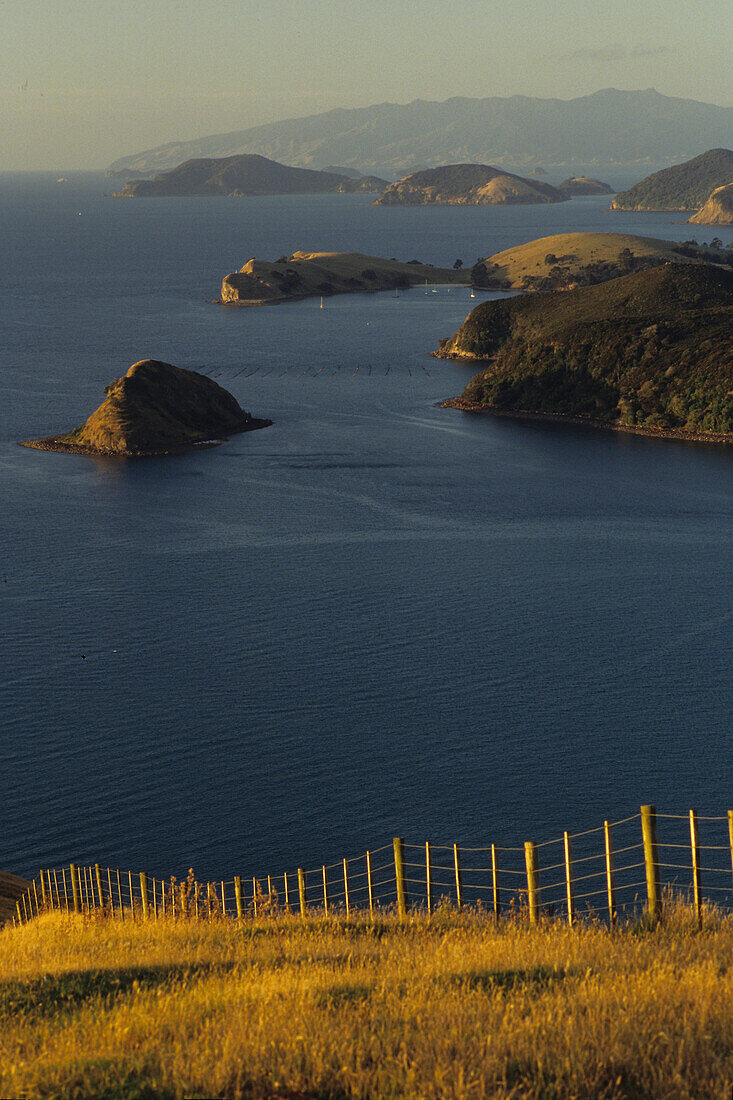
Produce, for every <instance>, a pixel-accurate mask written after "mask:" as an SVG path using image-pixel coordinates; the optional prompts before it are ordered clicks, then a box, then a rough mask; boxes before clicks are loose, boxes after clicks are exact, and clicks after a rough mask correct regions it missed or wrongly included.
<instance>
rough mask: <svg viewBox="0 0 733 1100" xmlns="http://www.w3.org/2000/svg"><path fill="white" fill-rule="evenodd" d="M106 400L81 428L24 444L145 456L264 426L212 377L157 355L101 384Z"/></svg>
mask: <svg viewBox="0 0 733 1100" xmlns="http://www.w3.org/2000/svg"><path fill="white" fill-rule="evenodd" d="M104 392H105V394H106V395H107V396H106V400H105V401H103V402H102V404H101V405H100V406H99V408H98V409H97V410H96V411H95V412H93V413H92V415H91V416H90V417H89V419H88V420H87V421H86V423H85V424H83V425H82V426H81V427H80V428H75V429H74V430H73V431H71V432H68V433H67V434H66V435H61V436H53V437H49V438H47V439H35V440H29V441H27V442H26V443H24V446H27V447H35V448H37V449H39V450H48V451H64V452H70V453H76V454H79V453H81V454H110V455H150V454H165V453H166V452H168V451H170V450H178V449H180V448H185V447H190V446H193V445H194V444H196V443H204V442H213V441H216V440H218V439H219V438H221V436H223V435H229V434H233V433H234V432H244V431H249V430H251V429H253V428H264V427H266V426H267V425H268V424H271V423H272V421H270V420H257V419H255V418H254V417H252V416H250V414H249V413H246V412H244V411H243V410H242V409H241V408H240V407H239V403H238V402H237V400H236V398H234V397H232V395H231V394H230V393H229V392H228V391H227V390H225V389H223V388H222V387H221V386H219V385H217V383H216V382H214V381H212V379H211V378H206V377H205V376H204V375H203V374H198V373H196V372H195V371H190V370H183V369H182V368H181V367H174V366H172V365H171V364H170V363H161V362H160V361H159V360H157V359H142V360H141V361H140V362H139V363H133V365H132V366H131V367H130V369H129V370H128V372H127V374H125V375H124V376H123V377H122V378H117V379H115V381H114V382H112V383H110V385H109V386H107V388H106V389H105V391H104Z"/></svg>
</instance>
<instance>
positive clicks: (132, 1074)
mask: <svg viewBox="0 0 733 1100" xmlns="http://www.w3.org/2000/svg"><path fill="white" fill-rule="evenodd" d="M0 1013H1V1014H2V1020H1V1021H0V1095H3V1096H49V1097H50V1096H54V1097H69V1098H70V1097H91V1096H94V1097H152V1096H161V1097H179V1096H180V1097H184V1096H189V1097H190V1096H217V1097H219V1096H222V1097H240V1096H241V1097H288V1098H291V1100H294V1098H296V1097H298V1098H302V1097H351V1096H359V1097H379V1098H382V1097H397V1096H400V1097H402V1096H404V1097H433V1096H434V1097H482V1096H497V1097H543V1098H548V1097H575V1098H578V1097H587V1098H591V1097H593V1098H596V1097H638V1098H647V1100H648V1098H656V1097H664V1098H669V1100H684V1098H695V1100H700V1098H703V1097H711V1098H712V1097H716V1098H718V1097H728V1096H730V1092H731V1085H732V1084H733V922H732V921H731V919H730V918H723V917H719V916H715V915H714V914H707V915H706V921H705V928H704V931H703V932H701V933H699V932H698V931H697V929H696V927H695V925H694V922H693V921H692V920H691V918H690V917H689V915H687V914H685V912H684V911H683V910H677V911H676V913H675V914H674V915H672V916H671V917H669V918H668V920H667V922H666V923H665V924H664V925H663V926H662V927H661V928H658V929H656V930H654V931H650V930H648V929H647V928H644V927H643V926H640V927H636V928H631V927H629V928H626V929H622V930H621V931H618V932H616V933H615V934H611V933H609V932H608V931H607V930H606V929H605V928H603V927H601V926H596V925H592V924H591V925H589V926H585V927H582V928H576V929H572V930H571V929H568V928H567V927H565V926H564V925H560V924H551V925H547V926H540V927H539V928H536V929H533V928H531V927H529V926H528V925H526V924H524V923H519V922H508V923H507V924H506V925H504V926H503V927H502V926H500V927H499V928H496V927H495V926H494V925H493V923H492V921H490V920H489V919H487V918H486V917H485V916H481V915H479V914H475V913H474V914H466V913H464V914H462V915H458V914H456V913H454V912H450V911H446V912H439V913H438V914H437V915H435V916H434V917H433V918H432V919H431V920H430V921H428V919H427V918H425V917H414V918H412V919H411V920H410V921H409V922H408V923H407V924H406V925H405V926H403V927H401V926H400V925H399V924H398V923H397V922H396V920H394V919H393V918H388V919H386V920H384V921H382V922H378V923H375V924H374V925H371V924H369V923H368V921H365V920H359V921H356V922H351V923H350V924H348V925H347V924H345V923H344V922H343V921H340V920H338V919H323V918H321V919H318V918H313V919H310V920H308V921H305V922H304V921H301V920H300V919H299V918H296V917H282V918H276V919H272V918H270V919H263V920H260V921H259V922H258V921H254V922H252V921H245V922H243V923H242V924H240V925H237V924H236V923H235V922H229V921H225V920H220V919H218V920H214V921H211V922H204V921H201V922H190V923H189V922H179V923H176V922H174V921H173V920H159V921H149V922H143V921H138V922H135V923H133V922H131V921H129V920H128V921H125V922H120V921H119V920H110V919H104V918H101V919H99V918H98V919H91V918H84V917H74V916H66V915H63V914H58V913H54V914H48V915H46V916H42V917H41V918H39V919H38V920H34V921H32V922H31V923H30V924H28V925H26V926H24V927H22V928H19V929H13V928H11V927H6V928H4V929H3V930H2V931H1V932H0Z"/></svg>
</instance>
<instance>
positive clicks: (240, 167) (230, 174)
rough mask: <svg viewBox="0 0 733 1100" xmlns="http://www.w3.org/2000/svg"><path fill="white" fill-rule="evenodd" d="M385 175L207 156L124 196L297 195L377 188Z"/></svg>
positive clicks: (139, 183) (138, 183) (136, 183)
mask: <svg viewBox="0 0 733 1100" xmlns="http://www.w3.org/2000/svg"><path fill="white" fill-rule="evenodd" d="M386 186H387V181H386V180H380V179H377V178H376V177H375V176H360V177H359V178H358V179H353V178H352V177H351V176H345V175H339V174H337V173H334V172H317V171H313V170H311V169H309V168H290V167H289V166H288V165H286V164H279V163H278V162H277V161H274V160H268V159H267V157H260V156H256V155H243V156H237V157H223V158H219V159H217V158H213V157H204V158H200V159H198V160H188V161H185V162H184V163H183V164H179V165H178V166H177V167H176V168H172V169H170V170H169V171H167V172H161V173H159V174H158V175H157V176H155V177H154V179H138V180H132V181H131V182H129V183H126V184H125V186H124V187H123V188H122V191H120V192H119V194H120V195H121V196H122V197H123V198H155V197H172V196H176V195H181V196H183V195H231V196H244V195H295V194H319V193H329V192H344V193H346V192H349V193H350V192H358V191H367V192H372V193H374V192H379V191H383V190H384V188H385V187H386Z"/></svg>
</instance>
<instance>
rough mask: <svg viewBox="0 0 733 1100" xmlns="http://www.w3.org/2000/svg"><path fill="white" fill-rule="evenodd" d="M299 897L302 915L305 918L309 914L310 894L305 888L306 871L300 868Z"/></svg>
mask: <svg viewBox="0 0 733 1100" xmlns="http://www.w3.org/2000/svg"><path fill="white" fill-rule="evenodd" d="M298 896H299V901H300V915H301V917H304V916H305V915H306V913H307V912H308V893H307V891H306V888H305V871H304V870H303V868H302V867H299V868H298Z"/></svg>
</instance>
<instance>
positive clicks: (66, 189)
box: [0, 175, 733, 876]
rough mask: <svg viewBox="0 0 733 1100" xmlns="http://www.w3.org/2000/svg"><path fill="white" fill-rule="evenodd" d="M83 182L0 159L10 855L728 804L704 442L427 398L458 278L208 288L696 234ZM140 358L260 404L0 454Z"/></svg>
mask: <svg viewBox="0 0 733 1100" xmlns="http://www.w3.org/2000/svg"><path fill="white" fill-rule="evenodd" d="M105 187H106V188H107V189H108V190H111V185H110V183H109V181H104V180H103V179H102V177H101V176H92V175H88V176H72V177H71V179H70V182H69V183H66V184H57V183H56V181H55V179H54V178H53V177H51V176H41V175H32V176H4V177H0V255H2V259H3V262H2V266H1V267H0V308H1V317H2V320H1V327H0V341H1V352H0V354H1V368H2V369H1V370H0V386H1V387H2V393H1V395H0V407H1V408H2V427H1V433H0V515H1V516H2V528H1V530H2V534H1V536H0V537H1V539H2V562H1V564H0V599H1V601H2V603H1V607H2V634H1V636H0V673H1V675H2V682H3V706H2V712H1V713H0V726H1V731H2V740H1V742H0V753H1V754H2V776H3V793H2V799H0V867H2V868H3V869H7V870H12V871H16V872H18V873H31V872H35V871H37V869H38V868H39V867H40V866H43V867H46V866H58V865H60V864H62V863H64V862H67V861H69V860H70V859H74V860H78V861H80V862H87V861H99V862H101V863H103V864H111V865H112V866H117V865H119V866H122V867H127V866H132V867H133V868H142V867H145V868H146V869H147V870H148V871H149V872H150V873H154V874H164V873H174V874H177V875H180V874H181V873H185V870H186V869H187V868H188V867H189V866H193V867H195V868H196V870H197V872H198V873H199V874H200V875H201V876H216V875H224V874H226V875H227V876H231V874H233V873H239V872H240V871H241V872H242V873H250V874H252V873H260V872H263V871H265V872H266V871H268V870H280V869H284V868H288V869H289V868H293V867H296V866H298V865H307V866H311V865H315V864H318V863H320V862H323V861H331V860H334V859H337V858H339V857H341V856H343V855H351V854H356V853H358V852H361V851H363V850H364V848H365V847H368V846H374V847H376V846H378V845H379V844H383V843H385V842H386V841H389V839H390V838H391V837H392V836H394V835H396V834H398V833H400V834H402V835H404V836H405V837H406V838H408V839H409V840H412V841H415V842H419V841H422V840H424V839H426V838H430V839H432V840H434V841H436V842H443V843H446V842H452V841H454V840H457V841H460V842H462V843H464V844H467V845H472V844H473V845H478V844H484V843H487V842H490V841H492V840H496V841H497V842H499V843H506V844H516V843H519V842H521V841H522V840H524V839H526V838H528V837H530V836H534V837H535V838H536V839H538V840H541V839H544V838H545V837H549V836H556V835H557V834H558V831H560V830H562V829H564V828H574V829H582V828H584V827H586V826H590V825H597V824H599V822H600V821H601V820H602V819H603V818H604V817H614V816H617V817H623V816H624V815H625V814H627V813H632V812H634V810H635V809H636V808H637V807H638V805H639V804H640V802H645V801H652V802H656V804H657V806H658V807H659V808H660V809H663V808H666V809H669V810H674V811H680V810H682V811H684V810H685V809H686V808H687V807H689V806H696V807H697V808H698V809H699V810H700V812H701V813H704V812H714V813H720V812H723V811H724V810H725V808H727V806H728V805H730V804H731V799H732V795H731V780H732V779H733V769H732V768H731V734H732V733H733V722H732V719H731V713H732V711H733V675H732V672H733V668H732V662H731V650H730V641H731V623H732V616H733V608H732V597H733V572H732V570H731V565H732V564H733V561H732V555H731V536H732V535H733V455H732V454H731V450H730V448H726V447H715V446H709V445H701V444H685V443H680V442H673V441H660V440H651V439H645V438H637V437H633V436H625V435H617V434H613V433H603V432H593V431H590V430H585V429H582V428H576V427H567V426H561V425H547V424H534V423H522V422H513V421H510V420H504V419H492V418H491V417H481V418H471V417H469V416H466V415H464V414H461V413H458V412H456V411H452V410H442V409H440V408H438V407H437V402H439V401H440V400H441V399H443V398H445V397H448V396H452V395H455V394H457V393H459V392H460V390H461V389H462V387H463V385H464V384H465V382H466V381H467V380H468V378H470V376H471V374H472V373H473V371H472V370H471V369H470V368H465V367H461V366H457V365H455V364H451V363H445V362H439V361H436V360H433V359H431V358H430V351H431V349H433V348H434V347H435V346H436V345H437V341H438V339H439V338H440V337H442V336H447V335H448V334H450V333H451V332H452V331H454V330H455V328H456V327H457V326H458V324H459V323H460V322H461V321H462V320H463V318H464V317H465V316H466V314H467V313H468V311H469V309H470V308H471V306H472V305H475V304H476V302H475V301H471V300H470V299H469V297H468V292H467V291H466V290H463V289H461V290H457V289H453V290H452V291H448V290H447V289H446V288H443V289H441V290H439V291H438V292H437V293H430V294H425V292H424V291H423V290H420V289H416V290H413V291H411V292H409V293H405V294H403V295H401V297H399V298H393V297H391V296H390V295H373V296H369V295H366V296H354V297H340V298H334V299H330V300H327V301H326V302H325V303H324V308H323V309H322V310H321V309H319V308H318V302H317V301H307V302H302V303H297V304H292V305H287V306H282V307H278V308H263V309H252V310H245V309H242V310H236V309H229V310H227V309H223V308H221V307H219V306H216V305H214V304H212V299H214V298H215V297H216V295H217V293H218V290H219V285H220V281H221V277H222V276H223V275H224V274H226V273H227V272H229V271H232V270H235V269H236V268H237V267H239V266H241V264H242V263H243V262H244V261H245V260H247V259H248V258H249V257H251V256H255V255H257V256H262V257H266V258H274V257H275V256H278V255H280V254H281V253H283V252H287V253H290V252H292V251H293V250H295V249H338V250H346V249H348V250H359V251H365V252H373V253H375V254H377V255H383V256H396V257H398V258H400V259H411V258H413V257H414V258H418V259H420V260H424V261H430V262H434V263H447V264H452V263H453V261H454V259H456V258H461V259H463V261H464V263H466V264H470V263H473V262H474V261H475V259H476V258H477V257H478V256H479V255H482V256H485V255H488V254H490V253H491V252H494V251H496V250H497V249H499V248H503V247H506V246H508V245H510V244H513V243H518V242H520V241H523V240H530V239H532V238H534V237H537V236H543V235H547V234H550V233H553V232H559V231H562V230H571V229H593V228H595V229H608V230H620V231H630V232H637V233H643V234H646V235H650V236H664V237H667V238H670V239H683V238H685V237H690V236H692V235H693V234H692V232H690V230H691V228H692V227H687V226H684V225H678V224H675V216H674V215H671V216H668V217H667V216H663V215H648V216H644V215H619V214H611V213H610V212H609V211H608V210H607V206H608V200H607V199H605V198H604V199H583V200H576V201H574V202H572V203H566V204H563V205H560V206H547V207H526V208H523V207H515V208H507V209H490V208H474V209H470V208H469V209H460V208H436V209H413V210H410V209H391V208H380V207H374V206H372V205H370V201H369V196H312V197H286V198H272V199H251V200H247V199H240V200H224V199H211V200H208V199H188V200H185V199H181V200H174V199H171V200H158V201H155V200H150V201H142V200H140V201H121V200H114V199H112V198H106V197H103V194H102V193H103V191H104V189H105ZM696 228H697V230H698V232H697V236H698V239H703V238H704V236H705V233H704V230H702V231H701V229H700V227H696ZM711 233H712V231H711ZM726 240H727V238H726ZM148 356H150V357H156V358H161V359H165V360H167V361H169V362H172V363H175V364H177V365H179V366H183V367H191V368H195V369H202V370H205V371H207V372H209V373H212V374H213V375H214V377H216V379H217V381H219V382H220V383H221V384H222V385H224V386H226V387H227V388H228V389H230V390H231V392H232V393H234V395H235V396H236V397H237V398H238V400H239V401H240V403H241V404H242V405H243V407H245V408H246V409H248V410H250V411H251V412H253V413H254V414H255V415H257V416H263V417H270V418H272V420H273V421H274V425H273V426H272V427H271V428H268V429H267V430H264V431H259V432H253V433H250V434H246V435H241V436H236V437H233V438H232V439H231V440H230V441H229V442H228V443H226V444H225V445H223V446H221V447H219V448H217V449H214V450H209V451H205V452H201V453H197V454H188V455H183V456H179V457H175V458H165V459H149V460H141V461H125V460H119V461H113V460H101V459H99V460H95V459H91V458H81V457H70V456H64V455H58V454H48V453H42V452H36V451H29V450H25V449H22V448H19V447H18V446H16V441H17V440H19V439H22V438H27V437H29V436H41V435H46V434H49V433H52V432H57V431H61V430H66V429H68V428H70V427H72V426H75V425H77V424H79V423H81V422H82V421H83V420H84V419H85V418H86V416H87V415H88V414H89V413H90V412H91V411H92V409H94V408H95V407H96V406H97V405H98V404H99V402H100V401H101V400H102V397H103V394H102V390H103V387H104V386H105V385H106V384H107V383H108V382H109V381H110V380H111V379H112V378H115V377H118V376H119V375H120V374H122V373H124V372H125V371H126V369H127V367H128V366H129V365H130V364H131V363H132V362H134V361H135V360H138V359H141V358H145V357H148Z"/></svg>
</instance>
